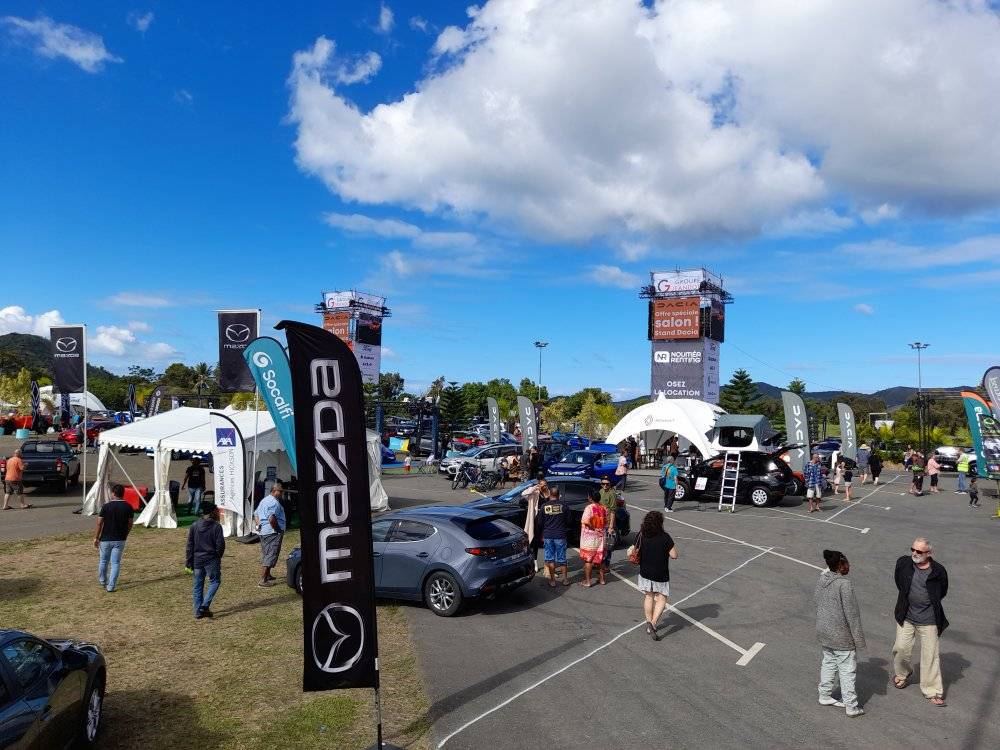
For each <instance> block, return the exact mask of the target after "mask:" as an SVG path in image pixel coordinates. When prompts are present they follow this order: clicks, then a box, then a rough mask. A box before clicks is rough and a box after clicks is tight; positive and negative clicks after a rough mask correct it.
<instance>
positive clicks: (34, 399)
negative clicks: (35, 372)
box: [31, 380, 42, 423]
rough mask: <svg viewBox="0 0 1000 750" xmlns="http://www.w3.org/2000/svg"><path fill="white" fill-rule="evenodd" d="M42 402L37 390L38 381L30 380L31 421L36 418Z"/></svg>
mask: <svg viewBox="0 0 1000 750" xmlns="http://www.w3.org/2000/svg"><path fill="white" fill-rule="evenodd" d="M41 403H42V397H41V394H40V393H39V392H38V381H37V380H32V381H31V421H32V423H34V422H35V420H37V419H38V412H39V407H40V406H41Z"/></svg>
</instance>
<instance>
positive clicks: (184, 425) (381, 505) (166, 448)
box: [84, 406, 389, 533]
mask: <svg viewBox="0 0 1000 750" xmlns="http://www.w3.org/2000/svg"><path fill="white" fill-rule="evenodd" d="M212 411H213V410H212V409H198V408H194V407H189V406H181V407H179V408H177V409H171V410H170V411H166V412H161V413H160V414H156V415H154V416H152V417H150V418H148V419H143V420H141V421H138V422H133V423H131V424H126V425H123V426H121V427H116V428H114V429H111V430H105V431H104V432H102V433H101V434H100V435H99V437H98V441H97V443H98V454H97V481H96V482H95V483H94V485H93V487H91V489H90V491H89V492H88V493H87V499H86V502H85V503H84V513H86V514H88V515H95V514H97V513H98V512H99V511H100V508H101V506H102V505H103V504H104V503H105V501H106V500H107V498H108V497H109V496H110V487H109V484H110V481H109V475H110V474H111V473H112V462H114V463H116V464H118V468H119V470H120V471H121V472H122V473H124V472H125V470H124V468H123V467H122V466H121V464H120V463H118V461H117V459H116V458H114V456H113V455H112V453H111V450H112V448H135V449H139V450H152V451H153V486H154V493H153V497H152V499H150V501H149V502H148V503H147V504H146V507H145V508H144V509H143V510H142V513H140V514H139V518H138V523H141V524H145V525H146V526H148V527H160V528H168V529H175V528H177V516H176V515H175V513H174V508H173V504H172V503H171V501H170V461H171V456H172V453H173V452H174V451H178V452H181V451H184V452H194V453H211V452H212V449H213V448H214V445H215V443H214V440H213V439H212V430H211V424H210V418H209V414H210V413H211V412H212ZM224 413H225V414H226V416H227V417H229V418H230V419H232V420H233V422H235V423H236V426H237V427H239V430H240V432H241V433H242V435H243V442H244V447H245V449H246V473H247V477H248V478H249V475H250V471H251V467H252V466H253V465H254V456H253V454H254V451H255V450H256V452H257V461H256V467H257V472H258V474H259V473H261V472H262V471H263V470H264V467H266V466H274V467H276V469H277V475H278V477H280V478H285V479H287V478H289V477H291V475H292V468H291V464H290V463H289V461H288V456H287V454H286V453H285V447H284V444H283V443H282V442H281V437H280V435H279V434H278V431H277V430H276V429H275V427H274V420H273V419H272V418H271V415H270V414H269V413H268V412H266V411H261V412H254V411H230V410H226V411H225V412H224ZM255 429H256V441H255V440H254V433H255ZM378 442H379V440H378V435H376V434H375V433H374V432H372V431H371V430H369V431H368V434H367V448H368V480H369V494H370V496H371V507H372V510H385V509H386V508H388V507H389V496H388V495H387V494H386V492H385V489H384V488H383V487H382V480H381V478H380V473H381V452H380V450H379V445H378ZM126 479H127V481H128V483H131V484H135V481H134V480H135V477H127V476H126ZM223 526H224V528H225V530H226V531H227V533H228V532H232V531H235V526H236V525H235V523H233V522H232V520H230V522H228V523H224V524H223Z"/></svg>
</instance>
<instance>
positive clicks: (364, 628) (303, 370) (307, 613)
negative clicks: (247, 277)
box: [275, 321, 378, 691]
mask: <svg viewBox="0 0 1000 750" xmlns="http://www.w3.org/2000/svg"><path fill="white" fill-rule="evenodd" d="M275 327H276V328H278V329H283V330H284V331H285V335H286V337H287V339H288V357H289V360H290V365H291V374H292V400H293V402H294V404H295V445H296V452H297V454H298V468H299V473H298V488H299V498H300V500H299V512H300V514H301V523H302V531H301V534H302V640H303V645H304V649H303V651H304V664H303V675H302V687H303V689H304V690H306V691H313V690H339V689H342V688H362V687H372V688H377V687H378V666H377V665H378V661H377V660H378V640H377V626H376V622H375V585H374V574H373V570H372V533H371V500H370V497H369V489H368V454H367V450H366V443H365V440H366V432H365V416H364V414H365V413H364V404H363V402H362V389H361V371H360V370H359V369H358V363H357V360H356V359H355V357H354V353H353V352H352V351H351V350H350V349H349V348H348V347H347V344H345V343H344V342H343V341H341V340H340V339H339V338H337V337H336V336H334V335H333V334H331V333H328V332H326V331H324V330H323V329H321V328H317V327H315V326H310V325H306V324H304V323H295V322H291V321H282V322H281V323H279V324H278V325H277V326H275Z"/></svg>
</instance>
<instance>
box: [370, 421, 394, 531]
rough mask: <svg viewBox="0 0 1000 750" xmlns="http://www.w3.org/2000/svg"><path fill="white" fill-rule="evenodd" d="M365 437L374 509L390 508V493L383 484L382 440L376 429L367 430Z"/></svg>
mask: <svg viewBox="0 0 1000 750" xmlns="http://www.w3.org/2000/svg"><path fill="white" fill-rule="evenodd" d="M365 438H366V441H367V446H368V494H369V496H370V498H371V506H372V510H377V511H383V510H389V495H387V494H386V491H385V488H384V487H383V486H382V447H381V441H380V440H379V437H378V433H377V432H375V431H374V430H367V434H366V436H365Z"/></svg>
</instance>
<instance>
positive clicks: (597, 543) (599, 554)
mask: <svg viewBox="0 0 1000 750" xmlns="http://www.w3.org/2000/svg"><path fill="white" fill-rule="evenodd" d="M587 499H588V500H589V501H590V502H589V503H587V507H586V508H585V509H584V511H583V519H582V521H581V522H580V559H581V560H583V582H582V583H581V584H580V585H581V586H586V587H587V588H589V587H590V585H591V583H590V573H591V570H592V569H593V566H595V565H596V566H597V577H598V580H599V581H600V582H601V585H602V586H603V585H604V583H605V581H604V566H603V565H601V563H602V562H603V561H604V538H605V534H606V532H607V529H608V511H607V509H606V508H605V507H604V506H603V505H601V496H600V494H599V493H598V492H597V491H596V490H591V491H590V495H589V497H588V498H587Z"/></svg>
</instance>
